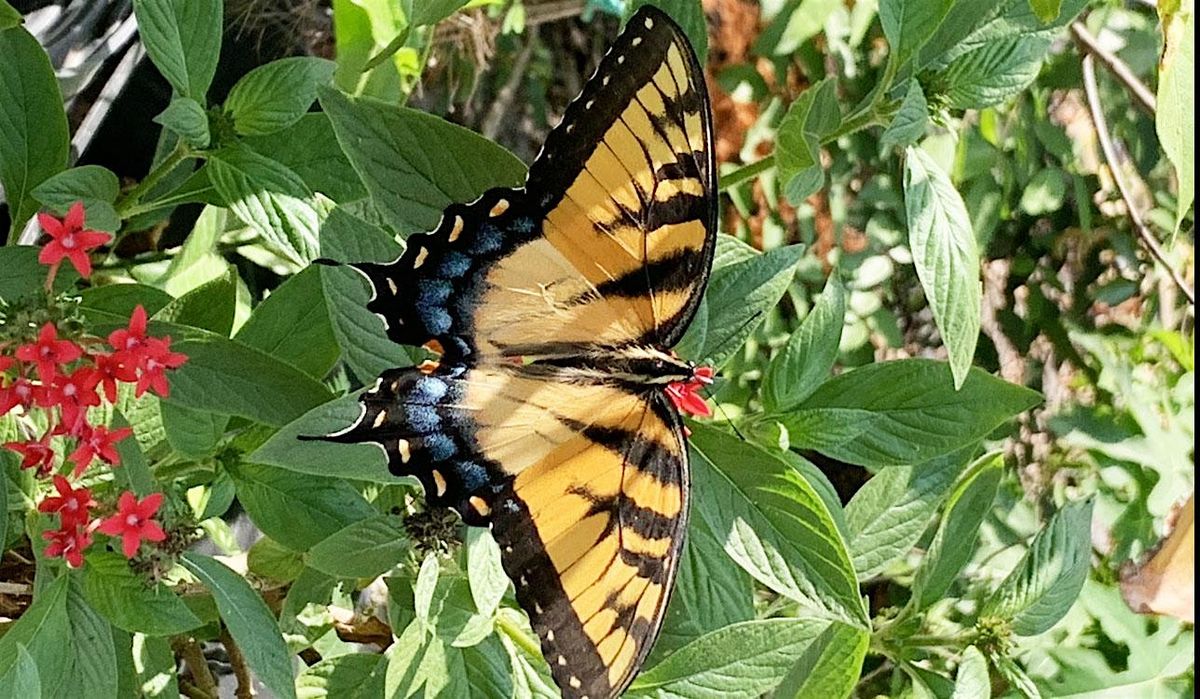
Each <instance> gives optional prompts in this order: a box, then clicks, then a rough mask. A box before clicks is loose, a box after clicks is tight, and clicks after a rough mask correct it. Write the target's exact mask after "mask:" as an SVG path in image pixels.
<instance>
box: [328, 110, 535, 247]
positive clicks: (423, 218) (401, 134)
mask: <svg viewBox="0 0 1200 699" xmlns="http://www.w3.org/2000/svg"><path fill="white" fill-rule="evenodd" d="M319 95H320V100H321V106H322V107H323V108H324V109H325V112H326V113H327V114H329V118H330V120H331V121H332V122H333V128H334V131H335V132H336V133H337V137H338V141H339V142H340V143H341V144H342V148H343V149H344V150H345V152H346V155H347V156H348V157H349V158H350V163H351V164H352V165H354V169H355V170H357V171H358V174H359V177H360V178H361V179H362V181H363V184H365V185H366V187H367V191H368V192H370V193H371V198H372V200H373V201H374V203H375V206H376V207H377V208H378V209H379V211H380V213H382V214H383V215H384V216H385V217H387V219H388V221H389V223H391V224H392V225H393V226H394V227H395V229H396V230H398V231H400V232H402V233H405V234H407V233H412V232H417V231H425V230H432V229H433V228H434V226H436V225H437V222H438V221H439V220H440V218H441V216H442V211H443V210H444V209H445V208H446V206H448V205H449V204H452V203H455V202H468V201H471V200H473V199H475V198H476V197H478V196H479V195H480V194H482V193H483V192H484V191H486V190H487V189H490V188H491V187H497V186H512V187H518V186H520V185H521V183H522V181H523V180H524V176H525V165H524V164H523V163H522V162H521V161H520V160H518V159H517V158H516V156H514V155H512V154H511V153H509V152H508V151H506V150H504V149H503V148H501V147H500V146H498V145H496V144H494V143H492V142H490V141H488V140H487V139H485V138H483V137H482V136H480V135H478V134H476V133H474V132H472V131H468V130H467V129H464V128H462V127H460V126H455V125H453V124H451V123H449V122H447V121H444V120H443V119H440V118H438V117H435V116H433V115H431V114H426V113H424V112H420V111H417V110H414V109H406V108H404V107H394V106H391V105H387V104H384V103H382V102H377V101H375V100H372V99H369V98H354V97H348V96H346V95H344V94H342V93H341V92H338V91H336V90H333V89H328V88H326V89H322V90H321V91H320V92H319Z"/></svg>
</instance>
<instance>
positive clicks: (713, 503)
mask: <svg viewBox="0 0 1200 699" xmlns="http://www.w3.org/2000/svg"><path fill="white" fill-rule="evenodd" d="M690 447H691V452H692V460H691V461H692V478H693V482H694V484H695V487H694V488H693V493H694V494H695V497H696V503H695V506H696V510H697V511H698V513H699V514H700V516H701V517H702V518H703V519H704V521H705V523H706V524H707V525H708V526H709V527H710V528H711V529H712V531H713V533H714V534H715V535H716V536H717V537H718V538H719V539H722V540H723V541H724V545H725V551H726V553H728V554H729V555H730V556H731V557H732V558H733V560H735V561H737V563H738V565H740V566H742V568H744V569H745V570H746V572H748V573H750V575H752V576H753V577H754V578H755V579H757V580H758V581H759V582H761V583H762V584H764V585H766V586H767V587H769V588H771V589H772V590H774V591H775V592H778V593H779V594H781V595H784V596H786V597H789V598H791V599H794V600H796V601H797V602H800V603H801V604H803V605H804V606H805V607H807V608H809V609H811V610H812V611H814V612H815V613H816V616H818V617H823V618H825V619H836V620H839V621H844V622H846V623H848V624H851V625H854V626H861V627H863V628H866V627H867V625H868V622H867V617H866V612H865V610H864V609H863V607H862V601H861V599H860V598H859V592H858V580H857V579H856V577H855V575H854V567H853V565H852V564H851V562H850V555H849V552H848V551H847V549H846V543H845V542H844V541H843V540H842V537H841V533H840V532H839V531H838V528H837V524H835V523H834V520H833V517H832V516H831V515H830V514H829V511H828V510H827V509H826V507H825V503H824V502H823V501H822V500H821V498H820V497H819V496H818V495H817V493H816V491H814V490H813V488H812V486H811V485H809V484H808V481H806V480H804V478H803V476H802V475H801V474H800V472H799V471H798V470H796V469H795V468H793V467H792V466H791V465H789V464H788V463H786V462H784V461H782V460H781V459H779V458H777V457H775V456H773V455H772V454H770V453H768V452H766V451H764V450H762V449H759V448H758V447H755V446H754V445H751V444H747V443H744V442H742V441H740V440H738V439H737V438H736V437H734V436H732V435H729V434H726V433H724V432H721V431H719V430H717V429H714V428H712V427H707V426H704V425H700V424H696V425H693V426H692V436H691V439H690Z"/></svg>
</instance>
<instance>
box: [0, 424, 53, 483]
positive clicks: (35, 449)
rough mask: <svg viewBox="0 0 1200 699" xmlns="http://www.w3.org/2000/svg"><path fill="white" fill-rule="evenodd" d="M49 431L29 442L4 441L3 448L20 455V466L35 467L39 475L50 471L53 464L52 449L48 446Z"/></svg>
mask: <svg viewBox="0 0 1200 699" xmlns="http://www.w3.org/2000/svg"><path fill="white" fill-rule="evenodd" d="M50 437H51V432H49V431H47V432H46V434H44V435H42V438H41V439H39V440H37V441H30V442H5V443H4V448H5V449H8V450H9V451H15V452H16V453H18V454H20V455H21V468H34V467H36V468H37V472H38V475H39V476H43V475H45V474H47V473H49V472H50V469H51V468H52V467H53V466H54V450H53V449H51V448H50Z"/></svg>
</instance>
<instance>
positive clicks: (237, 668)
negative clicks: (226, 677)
mask: <svg viewBox="0 0 1200 699" xmlns="http://www.w3.org/2000/svg"><path fill="white" fill-rule="evenodd" d="M221 645H223V646H225V652H226V653H228V654H229V664H230V665H232V666H233V674H234V676H235V677H237V688H236V689H234V690H233V692H234V696H236V697H237V699H253V697H254V678H253V677H251V676H250V667H249V666H248V665H246V656H244V655H242V649H241V648H240V647H238V644H237V643H236V642H235V641H234V640H233V636H230V635H229V629H221Z"/></svg>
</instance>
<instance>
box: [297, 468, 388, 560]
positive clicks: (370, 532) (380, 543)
mask: <svg viewBox="0 0 1200 699" xmlns="http://www.w3.org/2000/svg"><path fill="white" fill-rule="evenodd" d="M338 482H341V481H338ZM408 550H409V543H408V534H407V532H406V531H405V529H404V523H403V521H402V520H400V518H398V517H395V516H393V515H379V516H376V517H370V518H368V519H361V520H359V521H357V522H353V523H351V524H349V525H347V526H346V527H345V528H343V529H339V530H338V531H336V532H334V533H333V534H330V535H329V536H328V537H327V538H325V539H323V540H321V541H319V542H317V543H316V544H315V545H314V546H313V547H312V548H311V549H309V551H308V556H307V557H306V561H307V562H308V565H309V566H311V567H313V568H315V569H317V570H319V571H321V572H322V573H326V574H328V575H334V576H337V577H342V578H374V577H377V576H379V575H381V574H383V573H386V572H387V571H389V570H391V569H392V567H393V566H395V565H396V564H397V563H399V562H401V561H402V560H404V555H405V553H406V552H407V551H408ZM351 551H352V552H353V555H347V552H351Z"/></svg>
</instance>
